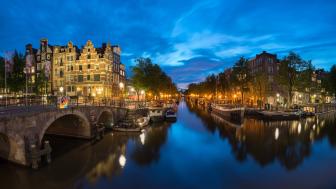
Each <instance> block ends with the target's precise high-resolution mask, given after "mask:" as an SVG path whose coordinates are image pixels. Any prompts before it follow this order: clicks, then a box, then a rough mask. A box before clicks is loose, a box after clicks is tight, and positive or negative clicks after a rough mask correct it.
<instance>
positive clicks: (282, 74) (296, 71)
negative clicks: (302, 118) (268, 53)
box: [276, 52, 307, 105]
mask: <svg viewBox="0 0 336 189" xmlns="http://www.w3.org/2000/svg"><path fill="white" fill-rule="evenodd" d="M306 68H307V62H306V61H304V60H302V59H301V57H300V56H299V55H298V54H296V53H294V52H289V54H288V55H287V56H286V57H284V58H283V59H282V60H281V61H280V66H279V72H278V75H277V77H276V78H277V82H278V83H279V84H280V85H281V86H282V87H283V88H284V89H285V90H286V91H288V99H289V101H288V102H289V105H292V99H293V91H294V90H295V89H297V88H299V87H298V86H299V85H300V82H299V81H300V77H299V76H300V72H301V71H303V70H305V69H306Z"/></svg>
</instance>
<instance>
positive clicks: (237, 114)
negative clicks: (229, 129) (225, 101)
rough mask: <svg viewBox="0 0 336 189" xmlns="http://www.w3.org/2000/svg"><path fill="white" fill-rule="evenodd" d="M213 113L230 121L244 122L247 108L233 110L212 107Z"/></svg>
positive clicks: (216, 106) (219, 106)
mask: <svg viewBox="0 0 336 189" xmlns="http://www.w3.org/2000/svg"><path fill="white" fill-rule="evenodd" d="M211 111H212V112H213V113H216V114H218V115H219V116H221V117H223V118H225V119H227V120H230V121H237V122H242V121H243V120H244V114H245V108H243V107H238V108H236V107H232V108H231V107H226V106H221V105H212V106H211Z"/></svg>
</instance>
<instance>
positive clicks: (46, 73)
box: [26, 39, 125, 98]
mask: <svg viewBox="0 0 336 189" xmlns="http://www.w3.org/2000/svg"><path fill="white" fill-rule="evenodd" d="M31 48H32V47H31V45H27V46H26V49H27V53H28V51H29V53H31V52H33V53H35V56H34V57H36V63H34V64H35V66H34V67H36V74H35V76H34V75H32V79H31V81H32V83H34V82H36V80H37V79H38V78H41V77H44V79H45V80H47V82H46V83H47V84H46V85H45V86H46V87H41V88H40V89H38V90H40V93H42V94H48V95H67V96H76V97H79V98H80V97H96V98H118V97H119V95H120V89H119V83H120V82H125V66H124V65H123V64H122V63H121V61H120V53H121V49H120V47H119V46H111V45H110V43H108V44H105V43H103V44H102V47H100V48H96V47H94V45H93V43H92V42H91V41H90V40H88V41H87V42H86V44H85V45H84V47H82V48H81V49H80V48H78V47H77V46H75V45H73V43H72V42H68V44H67V45H66V46H59V45H54V46H51V45H49V44H48V40H47V39H42V40H41V42H40V48H39V49H37V50H35V51H36V52H34V49H33V50H30V49H31Z"/></svg>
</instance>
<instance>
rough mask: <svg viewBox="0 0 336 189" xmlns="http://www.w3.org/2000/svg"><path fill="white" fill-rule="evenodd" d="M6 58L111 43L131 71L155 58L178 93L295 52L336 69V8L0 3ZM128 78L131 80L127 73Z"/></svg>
mask: <svg viewBox="0 0 336 189" xmlns="http://www.w3.org/2000/svg"><path fill="white" fill-rule="evenodd" d="M0 3H1V7H2V9H1V11H0V23H1V31H0V51H1V52H3V51H6V50H11V49H18V50H19V51H22V52H23V50H24V46H25V44H27V43H32V44H33V45H34V46H35V47H37V46H38V43H39V39H40V38H42V37H47V38H48V39H49V42H50V44H64V45H65V44H66V43H67V42H68V41H69V40H71V41H72V42H74V43H75V44H76V45H78V46H82V45H84V44H85V42H86V41H87V40H88V39H90V40H92V41H93V43H94V44H95V45H96V46H101V43H102V42H106V41H110V42H111V43H113V44H120V45H121V47H122V51H123V54H122V61H123V63H124V64H126V66H127V67H128V70H129V67H130V66H132V65H133V64H134V60H135V59H136V58H137V57H139V56H144V57H151V58H152V59H153V61H154V63H158V64H159V65H161V66H162V67H163V69H164V70H165V71H166V72H167V73H168V74H169V75H170V76H171V77H172V78H173V80H174V81H175V82H176V83H177V84H178V85H179V86H180V87H184V86H186V85H187V84H188V83H190V82H198V81H201V80H202V79H204V77H205V76H206V75H208V74H210V73H217V72H219V71H222V70H224V69H225V68H227V67H229V66H231V65H232V64H233V63H234V61H236V60H237V59H238V58H239V57H240V56H245V57H247V58H251V57H253V56H254V55H255V54H257V53H260V52H261V51H263V50H266V51H269V52H271V53H277V54H278V56H279V57H282V56H284V55H285V54H286V53H287V52H288V51H290V50H294V51H295V52H298V53H300V54H301V55H302V57H303V58H305V59H309V60H310V59H311V60H312V61H313V64H314V65H315V66H316V67H321V68H325V69H328V70H329V68H330V66H331V65H332V64H336V1H335V0H305V1H303V0H302V1H300V0H281V1H280V0H279V1H273V0H272V1H271V0H235V1H228V0H227V1H225V0H203V1H195V0H183V1H181V0H169V1H168V0H162V1H160V0H156V1H154V0H110V1H104V0H101V1H71V0H68V1H57V0H54V1H45V0H42V1H39V0H36V1H18V0H8V1H3V0H1V2H0ZM128 74H129V73H128Z"/></svg>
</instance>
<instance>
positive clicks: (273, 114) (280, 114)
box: [259, 111, 302, 120]
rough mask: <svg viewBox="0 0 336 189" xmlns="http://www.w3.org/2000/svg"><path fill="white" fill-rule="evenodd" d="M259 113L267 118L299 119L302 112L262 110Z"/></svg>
mask: <svg viewBox="0 0 336 189" xmlns="http://www.w3.org/2000/svg"><path fill="white" fill-rule="evenodd" d="M259 114H260V115H261V116H262V118H263V119H267V120H297V119H300V118H301V115H302V112H300V111H294V112H285V111H260V112H259Z"/></svg>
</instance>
